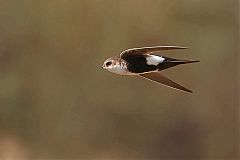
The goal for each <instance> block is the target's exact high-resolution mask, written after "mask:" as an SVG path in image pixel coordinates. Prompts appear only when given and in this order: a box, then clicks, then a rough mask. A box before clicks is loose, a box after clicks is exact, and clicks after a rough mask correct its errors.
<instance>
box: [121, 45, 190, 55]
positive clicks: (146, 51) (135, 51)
mask: <svg viewBox="0 0 240 160" xmlns="http://www.w3.org/2000/svg"><path fill="white" fill-rule="evenodd" d="M173 49H187V47H180V46H154V47H142V48H132V49H127V50H125V51H123V52H122V53H121V54H120V57H121V58H124V57H127V56H132V55H143V54H152V53H154V52H159V51H163V50H173Z"/></svg>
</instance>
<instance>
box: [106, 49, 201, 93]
mask: <svg viewBox="0 0 240 160" xmlns="http://www.w3.org/2000/svg"><path fill="white" fill-rule="evenodd" d="M173 49H187V47H180V46H154V47H142V48H131V49H127V50H125V51H123V52H122V53H120V55H118V56H114V57H111V58H108V59H107V60H106V61H105V62H104V64H103V66H102V67H103V68H104V69H106V70H108V71H110V72H112V73H115V74H119V75H137V76H140V77H143V78H145V79H148V80H151V81H153V82H156V83H159V84H162V85H165V86H168V87H171V88H174V89H177V90H181V91H186V92H192V91H191V90H189V89H187V88H185V87H183V86H181V85H179V84H177V83H176V82H174V81H172V80H170V79H169V78H167V77H165V76H164V75H162V74H161V73H160V71H162V70H165V69H168V68H171V67H174V66H177V65H180V64H188V63H194V62H199V61H195V60H180V59H175V58H170V57H166V56H161V55H159V54H156V53H157V52H160V51H164V50H173Z"/></svg>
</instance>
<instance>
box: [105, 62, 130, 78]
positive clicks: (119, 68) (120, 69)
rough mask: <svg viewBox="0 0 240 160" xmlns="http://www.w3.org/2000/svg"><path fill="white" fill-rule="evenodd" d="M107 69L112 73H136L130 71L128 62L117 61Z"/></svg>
mask: <svg viewBox="0 0 240 160" xmlns="http://www.w3.org/2000/svg"><path fill="white" fill-rule="evenodd" d="M106 69H107V70H108V71H110V72H112V73H115V74H120V75H133V74H134V73H131V72H129V71H128V69H127V66H126V64H123V63H117V64H116V65H114V66H111V67H109V68H106Z"/></svg>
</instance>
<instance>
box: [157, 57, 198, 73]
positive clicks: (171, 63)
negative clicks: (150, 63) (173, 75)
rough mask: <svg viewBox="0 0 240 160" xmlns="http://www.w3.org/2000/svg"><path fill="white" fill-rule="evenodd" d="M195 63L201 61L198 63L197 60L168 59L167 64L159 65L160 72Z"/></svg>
mask: <svg viewBox="0 0 240 160" xmlns="http://www.w3.org/2000/svg"><path fill="white" fill-rule="evenodd" d="M195 62H200V61H196V60H177V59H174V60H172V59H171V60H169V59H168V60H166V61H165V62H163V63H160V64H159V65H158V70H159V71H162V70H164V69H168V68H171V67H174V66H177V65H180V64H189V63H195Z"/></svg>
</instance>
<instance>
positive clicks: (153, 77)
mask: <svg viewBox="0 0 240 160" xmlns="http://www.w3.org/2000/svg"><path fill="white" fill-rule="evenodd" d="M139 76H141V77H143V78H145V79H148V80H150V81H153V82H156V83H160V84H162V85H165V86H167V87H171V88H174V89H177V90H180V91H186V92H192V91H191V90H189V89H187V88H185V87H183V86H181V85H179V84H177V83H176V82H173V81H172V80H170V79H168V78H167V77H165V76H163V75H162V74H160V73H159V72H150V73H145V74H139Z"/></svg>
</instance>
